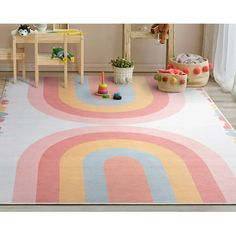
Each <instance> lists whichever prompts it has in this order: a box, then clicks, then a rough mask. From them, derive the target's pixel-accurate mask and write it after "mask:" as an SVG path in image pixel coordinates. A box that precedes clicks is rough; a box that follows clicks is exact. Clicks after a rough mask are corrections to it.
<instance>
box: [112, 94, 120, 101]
mask: <svg viewBox="0 0 236 236" xmlns="http://www.w3.org/2000/svg"><path fill="white" fill-rule="evenodd" d="M113 99H114V100H121V99H122V97H121V95H120V93H114V95H113Z"/></svg>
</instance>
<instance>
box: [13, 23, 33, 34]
mask: <svg viewBox="0 0 236 236" xmlns="http://www.w3.org/2000/svg"><path fill="white" fill-rule="evenodd" d="M33 31H36V30H32V28H31V26H30V25H25V24H21V25H20V26H19V27H18V29H15V30H12V31H11V34H12V35H17V34H18V35H20V36H27V35H29V34H31V33H32V32H33Z"/></svg>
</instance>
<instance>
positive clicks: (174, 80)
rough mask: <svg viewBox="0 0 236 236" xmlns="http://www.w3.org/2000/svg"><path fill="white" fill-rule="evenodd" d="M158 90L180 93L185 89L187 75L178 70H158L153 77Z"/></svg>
mask: <svg viewBox="0 0 236 236" xmlns="http://www.w3.org/2000/svg"><path fill="white" fill-rule="evenodd" d="M154 79H155V80H157V86H158V88H159V90H161V91H164V92H172V93H180V92H183V91H184V90H185V89H186V86H187V74H186V73H184V72H183V71H181V70H178V69H167V70H164V69H160V70H159V71H158V72H157V74H156V75H155V77H154Z"/></svg>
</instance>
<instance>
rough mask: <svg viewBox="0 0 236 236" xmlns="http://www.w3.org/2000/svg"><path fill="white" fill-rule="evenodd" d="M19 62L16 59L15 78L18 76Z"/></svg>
mask: <svg viewBox="0 0 236 236" xmlns="http://www.w3.org/2000/svg"><path fill="white" fill-rule="evenodd" d="M18 69H19V62H18V61H16V78H18Z"/></svg>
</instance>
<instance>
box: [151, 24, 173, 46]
mask: <svg viewBox="0 0 236 236" xmlns="http://www.w3.org/2000/svg"><path fill="white" fill-rule="evenodd" d="M169 28H170V25H169V24H153V25H152V26H151V33H152V34H155V35H159V39H160V43H161V44H164V43H165V41H166V39H168V34H169Z"/></svg>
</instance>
